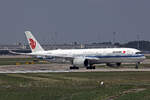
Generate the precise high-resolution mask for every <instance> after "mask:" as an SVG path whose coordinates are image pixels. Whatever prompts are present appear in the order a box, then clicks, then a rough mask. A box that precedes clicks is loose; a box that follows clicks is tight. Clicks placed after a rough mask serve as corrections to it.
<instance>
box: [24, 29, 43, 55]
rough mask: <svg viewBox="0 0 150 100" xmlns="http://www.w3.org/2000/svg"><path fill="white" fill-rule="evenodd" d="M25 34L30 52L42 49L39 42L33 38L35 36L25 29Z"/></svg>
mask: <svg viewBox="0 0 150 100" xmlns="http://www.w3.org/2000/svg"><path fill="white" fill-rule="evenodd" d="M25 35H26V37H27V40H28V43H29V45H30V48H31V50H32V52H39V51H44V49H43V48H42V47H41V45H40V44H39V42H38V41H37V40H36V39H35V37H34V36H33V35H32V33H31V32H30V31H26V32H25Z"/></svg>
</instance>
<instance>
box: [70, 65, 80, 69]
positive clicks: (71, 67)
mask: <svg viewBox="0 0 150 100" xmlns="http://www.w3.org/2000/svg"><path fill="white" fill-rule="evenodd" d="M70 69H79V67H76V66H70Z"/></svg>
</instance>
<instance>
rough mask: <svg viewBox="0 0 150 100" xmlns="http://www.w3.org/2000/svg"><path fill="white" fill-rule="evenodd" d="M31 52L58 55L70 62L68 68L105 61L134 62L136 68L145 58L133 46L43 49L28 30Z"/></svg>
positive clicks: (37, 54)
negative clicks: (70, 64)
mask: <svg viewBox="0 0 150 100" xmlns="http://www.w3.org/2000/svg"><path fill="white" fill-rule="evenodd" d="M25 34H26V37H27V40H28V42H29V45H30V48H31V50H32V53H25V55H31V56H43V57H44V56H47V57H58V58H64V59H67V60H69V61H70V62H71V63H72V66H71V67H70V69H79V67H86V68H87V69H95V66H94V64H101V63H106V64H107V65H108V66H113V65H116V66H120V65H121V63H135V64H136V68H138V65H139V64H140V62H142V61H143V60H144V59H145V56H144V55H143V54H142V53H141V51H139V50H137V49H133V48H100V49H63V50H62V49H57V50H48V51H45V50H44V49H43V48H42V47H41V45H40V44H39V42H38V41H37V40H36V39H35V37H34V36H33V35H32V33H31V32H30V31H26V32H25Z"/></svg>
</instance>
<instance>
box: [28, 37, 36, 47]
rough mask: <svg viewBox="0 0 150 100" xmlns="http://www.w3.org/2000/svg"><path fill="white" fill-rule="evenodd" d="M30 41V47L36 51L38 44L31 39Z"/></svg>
mask: <svg viewBox="0 0 150 100" xmlns="http://www.w3.org/2000/svg"><path fill="white" fill-rule="evenodd" d="M29 41H30V46H31V48H32V49H35V47H36V42H35V41H34V40H33V39H31V38H30V39H29Z"/></svg>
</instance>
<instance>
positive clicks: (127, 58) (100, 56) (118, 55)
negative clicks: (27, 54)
mask: <svg viewBox="0 0 150 100" xmlns="http://www.w3.org/2000/svg"><path fill="white" fill-rule="evenodd" d="M32 54H33V55H39V56H55V57H64V58H78V57H82V58H86V59H91V60H95V61H96V62H97V63H117V62H118V63H137V62H142V61H143V60H144V59H145V56H144V55H143V54H141V53H140V51H139V50H137V49H132V48H102V49H64V50H62V49H57V50H49V51H42V52H35V53H32Z"/></svg>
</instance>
